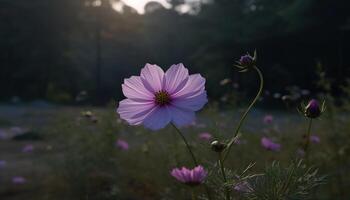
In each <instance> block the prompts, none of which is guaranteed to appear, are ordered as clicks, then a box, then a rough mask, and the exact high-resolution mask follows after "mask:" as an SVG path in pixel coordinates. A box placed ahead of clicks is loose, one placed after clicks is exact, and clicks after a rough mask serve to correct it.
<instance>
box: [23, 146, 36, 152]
mask: <svg viewBox="0 0 350 200" xmlns="http://www.w3.org/2000/svg"><path fill="white" fill-rule="evenodd" d="M33 150H34V146H33V145H31V144H27V145H25V146H24V147H23V148H22V152H23V153H31V152H33Z"/></svg>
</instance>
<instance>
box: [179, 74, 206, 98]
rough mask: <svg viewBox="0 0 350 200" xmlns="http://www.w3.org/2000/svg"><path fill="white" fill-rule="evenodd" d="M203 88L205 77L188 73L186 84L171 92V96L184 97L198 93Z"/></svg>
mask: <svg viewBox="0 0 350 200" xmlns="http://www.w3.org/2000/svg"><path fill="white" fill-rule="evenodd" d="M204 90H205V78H203V77H202V76H201V75H200V74H193V75H190V76H189V78H188V81H187V83H186V85H185V86H184V87H183V88H182V89H181V90H180V91H179V92H177V93H175V94H173V95H172V97H173V98H186V97H191V96H195V95H198V94H200V93H202V92H203V91H204Z"/></svg>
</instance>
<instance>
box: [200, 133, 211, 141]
mask: <svg viewBox="0 0 350 200" xmlns="http://www.w3.org/2000/svg"><path fill="white" fill-rule="evenodd" d="M198 138H199V139H201V140H205V141H209V140H211V139H212V138H213V136H212V135H211V134H210V133H206V132H204V133H200V134H199V135H198Z"/></svg>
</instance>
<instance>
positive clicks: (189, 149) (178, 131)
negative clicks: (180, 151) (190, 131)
mask: <svg viewBox="0 0 350 200" xmlns="http://www.w3.org/2000/svg"><path fill="white" fill-rule="evenodd" d="M171 125H172V126H173V127H174V128H175V130H176V132H177V133H178V134H179V135H180V137H181V138H182V140H183V141H184V143H185V145H186V147H187V149H188V151H189V152H190V155H191V157H192V160H193V163H194V166H195V167H196V166H197V165H198V162H197V159H196V157H195V156H194V154H193V152H192V150H191V147H190V145H189V144H188V142H187V140H186V138H185V136H184V135H183V134H182V133H181V131H180V130H179V129H178V128H177V127H176V126H175V124H173V123H171Z"/></svg>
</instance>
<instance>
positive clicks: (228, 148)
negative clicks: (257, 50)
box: [223, 66, 264, 162]
mask: <svg viewBox="0 0 350 200" xmlns="http://www.w3.org/2000/svg"><path fill="white" fill-rule="evenodd" d="M254 69H255V71H256V72H257V73H258V75H259V79H260V87H259V91H258V93H257V94H256V96H255V98H254V100H253V101H252V103H251V104H250V105H249V106H248V108H247V110H246V111H245V112H244V113H243V115H242V117H241V119H240V120H239V122H238V126H237V128H236V130H235V132H234V135H233V137H232V139H231V140H230V142H229V143H228V145H227V149H226V152H225V155H224V159H223V162H224V161H225V160H226V159H227V156H228V154H229V153H230V150H231V148H232V145H233V143H234V142H235V140H236V137H237V135H238V133H239V131H240V129H241V127H242V125H243V122H244V120H245V119H246V117H247V115H248V113H249V111H250V109H252V107H253V106H254V104H255V103H256V102H257V101H258V100H259V98H260V96H261V93H262V91H263V88H264V77H263V75H262V73H261V71H260V70H259V68H258V67H257V66H254Z"/></svg>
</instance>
